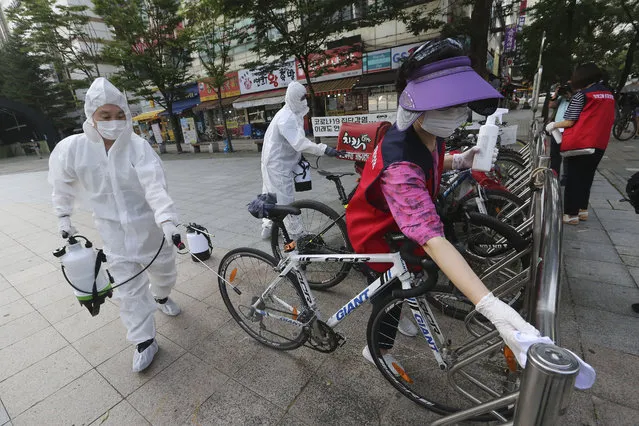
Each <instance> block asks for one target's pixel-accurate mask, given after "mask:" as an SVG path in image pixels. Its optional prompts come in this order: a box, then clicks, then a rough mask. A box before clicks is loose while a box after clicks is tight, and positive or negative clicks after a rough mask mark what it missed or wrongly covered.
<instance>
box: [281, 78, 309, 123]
mask: <svg viewBox="0 0 639 426" xmlns="http://www.w3.org/2000/svg"><path fill="white" fill-rule="evenodd" d="M302 96H306V87H304V86H302V85H301V84H300V83H298V82H297V81H294V82H292V83H291V84H289V85H288V88H287V89H286V98H285V100H284V103H285V105H286V106H287V107H289V108H290V110H291V111H293V113H294V114H295V115H297V116H298V117H304V116H305V115H306V114H308V111H309V109H308V102H307V101H306V99H302Z"/></svg>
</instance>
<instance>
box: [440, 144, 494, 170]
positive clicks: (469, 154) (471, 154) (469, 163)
mask: <svg viewBox="0 0 639 426" xmlns="http://www.w3.org/2000/svg"><path fill="white" fill-rule="evenodd" d="M479 151H481V148H480V147H478V146H474V147H472V148H471V149H469V150H467V151H464V152H462V153H461V154H453V164H452V167H453V170H463V169H470V168H471V167H473V160H474V159H475V155H476V154H477V153H478V152H479ZM498 154H499V149H498V148H497V147H495V149H493V162H492V164H491V167H490V168H491V169H492V168H493V167H495V161H497V155H498Z"/></svg>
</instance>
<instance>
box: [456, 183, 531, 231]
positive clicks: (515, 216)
mask: <svg viewBox="0 0 639 426" xmlns="http://www.w3.org/2000/svg"><path fill="white" fill-rule="evenodd" d="M482 198H483V199H484V203H483V204H484V206H485V207H486V211H485V212H482V211H480V209H479V205H478V203H479V202H480V200H479V194H478V193H477V191H473V192H471V193H470V194H468V195H466V196H465V197H463V198H462V199H461V200H459V202H458V205H459V207H458V208H459V209H462V210H461V211H467V212H478V213H483V214H487V215H489V216H492V217H494V218H495V219H497V220H499V221H500V222H504V223H507V224H508V225H510V226H514V227H518V226H519V225H521V224H522V223H524V221H525V220H526V219H527V214H526V209H525V208H522V206H523V205H524V204H525V202H524V200H522V199H521V198H519V197H518V196H516V195H515V194H513V193H511V192H508V191H503V190H499V189H485V190H483V191H482Z"/></svg>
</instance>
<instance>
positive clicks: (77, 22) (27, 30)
mask: <svg viewBox="0 0 639 426" xmlns="http://www.w3.org/2000/svg"><path fill="white" fill-rule="evenodd" d="M87 12H88V8H87V6H63V5H59V4H56V0H30V1H15V2H14V3H13V4H12V5H11V7H9V8H8V10H7V17H8V19H9V20H10V21H11V22H12V24H13V25H14V28H13V32H14V34H16V35H17V36H18V37H20V38H22V39H23V40H24V41H25V43H26V44H27V45H28V46H29V48H30V49H31V53H32V54H33V55H35V56H38V57H39V58H40V60H41V61H42V62H43V63H50V64H53V65H54V67H55V71H56V73H57V74H58V77H59V78H60V80H63V79H68V78H69V77H70V76H71V74H79V75H82V76H84V77H85V79H84V81H80V82H77V81H76V83H78V84H76V86H77V87H86V85H87V82H91V81H92V80H93V79H95V78H96V77H99V76H100V71H99V69H98V63H99V62H100V59H101V58H100V43H101V40H99V39H98V37H97V35H96V34H95V32H93V31H92V27H91V26H90V25H88V24H89V20H90V18H89V15H88V14H87ZM76 80H83V79H81V78H80V79H76ZM71 83H72V82H69V84H71Z"/></svg>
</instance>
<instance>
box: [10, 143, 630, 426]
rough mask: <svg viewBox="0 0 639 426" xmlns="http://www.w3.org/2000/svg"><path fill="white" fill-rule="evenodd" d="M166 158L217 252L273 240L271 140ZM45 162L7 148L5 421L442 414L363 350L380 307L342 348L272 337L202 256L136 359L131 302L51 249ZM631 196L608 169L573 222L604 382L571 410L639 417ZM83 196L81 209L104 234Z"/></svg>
mask: <svg viewBox="0 0 639 426" xmlns="http://www.w3.org/2000/svg"><path fill="white" fill-rule="evenodd" d="M165 159H167V160H168V161H166V168H167V173H168V179H169V185H170V192H171V194H172V196H173V197H174V199H175V200H176V202H177V204H178V205H179V209H180V213H181V218H182V220H183V221H185V222H187V221H194V222H197V223H201V224H204V225H205V226H207V227H208V228H209V230H211V231H212V232H213V233H214V234H215V235H216V237H215V238H214V240H213V242H214V245H215V247H216V249H215V250H214V256H213V259H212V260H210V261H209V264H210V266H212V267H213V268H215V267H216V262H217V261H218V260H219V259H220V258H221V256H222V255H223V253H224V252H225V251H226V250H227V249H231V248H235V247H239V246H246V245H249V246H256V247H258V248H263V249H265V250H268V247H267V246H266V245H265V244H264V243H263V242H261V241H259V237H258V234H259V229H260V224H259V221H257V220H255V219H253V218H252V217H251V216H250V215H249V214H248V212H247V211H246V208H245V204H246V203H247V202H248V201H249V200H250V199H252V197H254V196H255V194H257V193H259V192H260V186H261V185H260V176H259V157H258V156H257V155H256V154H241V155H233V156H228V155H227V156H225V155H223V154H214V155H210V154H200V155H183V156H177V155H169V156H167V157H165ZM44 161H46V160H37V159H28V160H22V161H18V162H16V161H9V160H2V161H0V175H2V176H0V401H1V402H0V404H1V405H0V425H4V424H7V422H9V423H8V424H14V425H21V424H29V425H32V424H37V425H40V424H47V425H49V424H67V425H69V424H75V425H80V424H96V425H101V424H105V425H106V424H113V425H129V424H131V425H138V424H145V423H152V424H171V425H174V424H224V425H226V424H281V425H288V424H335V423H340V424H424V423H427V422H428V421H429V420H433V419H435V418H437V416H435V415H433V414H431V413H429V412H427V411H424V410H422V409H420V408H418V407H417V406H416V405H414V404H413V403H411V402H409V401H408V400H406V399H405V398H403V397H401V396H400V395H399V394H398V393H397V392H394V391H393V390H392V388H391V387H390V385H388V384H387V383H386V382H385V381H384V380H383V379H382V378H381V376H380V375H379V373H378V372H377V371H376V370H375V369H374V367H372V366H370V365H369V364H367V363H366V362H365V361H363V359H362V357H361V354H360V351H361V348H362V347H363V346H364V344H365V325H366V319H367V314H368V312H369V311H368V309H369V308H368V307H365V308H364V309H360V310H357V311H355V312H354V313H353V314H352V318H350V320H349V321H346V322H345V323H344V325H343V329H342V330H341V331H342V333H343V334H344V335H345V336H346V338H347V341H348V342H347V344H346V345H345V346H344V347H342V348H340V349H338V350H337V351H336V352H335V353H333V354H319V353H316V352H313V351H311V350H309V349H306V348H302V349H299V350H296V351H293V352H286V353H280V352H275V351H271V350H268V349H265V348H264V347H262V346H260V345H258V344H256V343H255V342H254V341H253V340H252V339H250V338H249V337H248V336H247V335H246V334H245V333H244V332H242V331H241V330H240V329H239V327H238V326H237V325H236V324H235V323H234V322H233V321H232V320H231V319H230V317H229V315H228V313H227V312H226V310H225V308H224V306H223V302H222V301H221V299H220V298H219V293H218V290H217V285H216V280H215V279H214V278H213V277H212V276H211V274H210V273H209V272H207V271H205V270H204V269H203V268H202V266H201V265H198V264H194V263H193V262H191V261H190V260H189V259H188V258H187V257H180V259H179V260H180V263H179V266H178V269H179V278H178V284H177V286H176V289H175V292H174V297H175V299H176V300H177V301H178V303H180V304H181V306H182V308H183V313H182V314H181V315H180V316H178V317H176V318H167V317H165V316H162V314H161V313H158V314H157V315H156V318H157V323H158V331H159V335H158V342H159V344H160V352H159V353H158V356H157V358H156V360H155V361H154V363H153V365H152V366H151V368H150V369H149V370H148V371H147V372H145V373H143V374H133V373H131V372H130V369H131V357H132V351H133V348H132V346H131V345H130V344H129V343H128V342H126V340H125V337H124V336H125V331H124V327H123V326H122V324H121V323H120V320H119V318H118V312H117V306H116V305H115V304H114V303H113V302H112V301H110V300H109V301H108V302H107V303H106V304H105V305H104V307H103V309H102V312H101V313H100V315H99V316H97V317H95V318H92V317H91V316H90V315H89V314H88V312H86V310H84V308H82V307H81V306H79V305H78V304H77V302H76V301H75V298H74V296H73V295H72V292H71V289H70V288H69V287H68V286H67V285H66V284H65V283H64V281H63V277H62V275H61V274H60V272H59V268H58V264H57V261H56V259H55V258H53V257H52V255H51V251H52V250H53V249H54V248H56V247H57V246H59V245H61V240H60V239H59V237H57V235H56V227H57V226H56V220H55V218H54V217H53V216H52V214H51V213H50V210H51V209H50V205H49V193H50V189H49V187H48V185H47V183H46V172H44V171H31V172H27V171H29V170H46V165H45V166H43V163H42V162H44ZM38 162H39V163H38ZM322 163H323V167H324V168H328V169H342V170H343V169H346V168H348V166H346V165H344V164H343V163H338V162H337V161H335V160H322ZM29 164H30V165H29ZM313 185H314V189H313V191H312V192H311V193H309V196H311V197H312V198H315V199H318V200H320V201H324V202H329V203H330V204H332V205H333V206H334V207H335V208H338V207H339V206H338V205H337V203H336V194H335V191H334V188H332V187H330V185H332V184H330V183H328V182H325V181H320V180H319V179H318V176H317V175H316V176H315V178H314V183H313ZM351 185H352V181H347V185H346V186H347V188H348V187H350V186H351ZM619 198H620V196H619V194H618V193H617V192H616V191H615V190H614V188H613V187H612V186H611V185H610V184H608V182H607V181H605V180H604V179H602V177H601V176H598V178H597V182H596V184H595V187H594V188H593V197H592V205H593V209H592V210H593V215H592V216H593V217H592V220H590V221H589V222H587V223H586V224H580V225H579V226H578V227H575V228H570V229H566V230H565V238H564V250H565V266H566V274H565V275H564V277H566V278H565V279H566V281H565V284H566V285H565V286H564V292H563V303H562V313H561V314H562V316H561V329H562V344H563V345H564V346H566V347H568V348H570V349H572V350H573V351H575V352H577V353H579V354H581V355H583V356H584V358H585V359H586V360H587V361H588V362H590V363H591V364H592V365H593V366H594V367H595V368H596V369H597V371H598V373H599V377H598V381H597V383H596V384H595V386H594V387H593V389H592V390H590V391H588V392H578V393H576V394H575V395H574V398H573V404H572V405H571V408H570V410H569V413H568V414H567V415H566V416H565V417H563V418H562V424H569V425H581V424H588V425H591V424H592V425H594V424H600V425H623V424H628V425H630V424H637V422H638V421H637V419H638V418H639V416H638V414H639V396H638V394H637V392H636V389H637V388H636V383H637V382H639V368H638V367H639V343H638V342H639V339H638V338H637V330H639V317H638V316H637V315H635V314H633V313H631V311H630V308H629V305H630V303H632V302H639V289H638V288H637V281H638V280H639V251H637V241H638V240H639V238H638V234H639V226H638V225H639V215H635V214H634V212H630V211H628V207H627V206H625V205H624V204H619V203H617V200H618V199H619ZM82 205H83V203H80V206H79V208H78V210H77V212H76V214H75V216H74V224H75V225H76V227H78V228H79V229H80V230H81V232H82V233H83V234H86V235H87V236H88V237H90V238H95V239H96V240H97V245H100V243H99V239H98V238H97V235H96V233H95V231H94V229H93V224H92V219H91V217H90V214H89V213H88V212H87V211H86V210H85V209H84V208H83V207H82ZM360 286H361V283H360V282H359V281H358V278H357V276H356V275H354V274H353V278H351V279H349V280H347V281H346V282H344V283H342V284H340V285H339V286H337V287H336V288H335V289H334V291H331V292H329V293H326V294H322V295H320V303H321V304H322V306H326V309H330V308H336V307H337V306H338V300H344V299H345V297H346V295H348V294H352V293H354V291H355V289H356V288H359V287H360Z"/></svg>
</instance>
